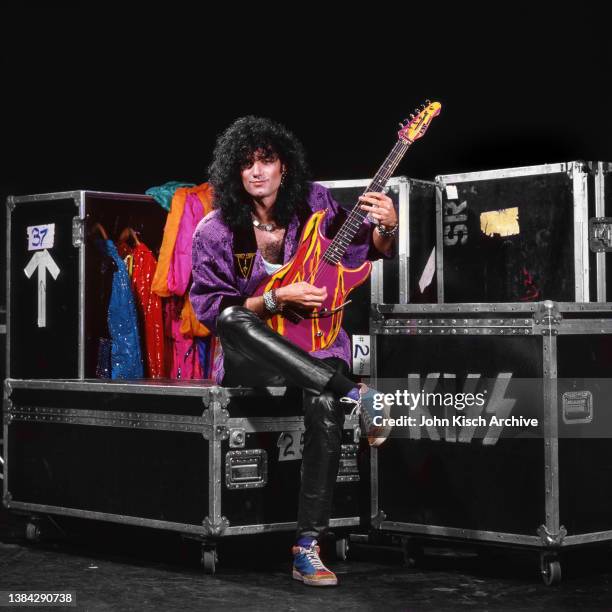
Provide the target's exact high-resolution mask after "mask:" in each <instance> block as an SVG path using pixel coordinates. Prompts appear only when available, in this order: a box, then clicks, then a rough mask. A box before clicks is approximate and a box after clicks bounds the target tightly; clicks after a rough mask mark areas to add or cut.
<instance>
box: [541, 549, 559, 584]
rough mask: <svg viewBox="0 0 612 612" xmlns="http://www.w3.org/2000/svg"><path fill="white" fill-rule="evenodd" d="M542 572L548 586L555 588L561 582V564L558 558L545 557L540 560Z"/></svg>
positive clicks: (543, 579)
mask: <svg viewBox="0 0 612 612" xmlns="http://www.w3.org/2000/svg"><path fill="white" fill-rule="evenodd" d="M540 572H541V574H542V581H543V582H544V584H545V585H546V586H553V585H555V584H559V583H560V582H561V562H560V561H559V560H558V559H557V558H556V557H547V556H546V555H543V556H542V558H541V559H540Z"/></svg>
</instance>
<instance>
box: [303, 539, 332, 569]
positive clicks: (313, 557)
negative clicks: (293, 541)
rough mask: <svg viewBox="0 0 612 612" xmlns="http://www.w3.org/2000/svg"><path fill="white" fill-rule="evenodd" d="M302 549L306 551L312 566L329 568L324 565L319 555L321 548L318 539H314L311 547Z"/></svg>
mask: <svg viewBox="0 0 612 612" xmlns="http://www.w3.org/2000/svg"><path fill="white" fill-rule="evenodd" d="M302 550H303V551H304V554H305V555H306V557H308V560H309V561H310V563H312V566H313V567H314V568H315V569H318V570H327V568H326V567H325V566H324V565H323V561H321V559H320V557H319V551H320V550H321V549H320V548H319V547H318V546H317V545H316V540H314V541H313V543H312V544H311V545H310V548H303V547H302Z"/></svg>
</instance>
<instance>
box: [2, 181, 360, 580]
mask: <svg viewBox="0 0 612 612" xmlns="http://www.w3.org/2000/svg"><path fill="white" fill-rule="evenodd" d="M7 215H8V216H7V221H8V222H7V230H8V239H7V263H8V268H7V287H8V292H7V328H8V329H7V331H8V336H7V374H6V376H7V379H6V381H5V387H4V420H3V438H4V441H5V444H4V452H3V457H4V462H5V465H4V472H5V473H4V481H3V501H4V504H5V506H6V507H8V508H9V509H11V510H15V511H18V512H23V513H30V514H33V515H37V514H49V515H66V516H77V517H83V518H89V519H98V520H105V521H111V522H118V523H126V524H132V525H140V526H150V527H156V528H160V529H169V530H174V531H177V532H181V533H184V534H187V535H190V536H193V537H195V538H197V539H201V540H202V541H203V556H202V559H203V563H204V566H205V568H206V569H208V570H209V571H214V568H215V562H216V554H215V551H214V544H215V541H216V539H217V538H220V537H224V536H231V535H238V534H248V533H260V532H265V531H289V532H291V531H293V530H294V529H295V527H296V517H297V500H298V495H297V493H298V490H299V483H300V459H301V436H302V432H303V429H304V423H303V416H302V409H301V394H298V395H296V394H295V393H292V392H291V391H290V390H287V389H285V388H262V389H257V390H255V389H246V388H224V387H219V386H216V385H214V384H212V383H211V382H210V381H205V380H202V381H170V380H159V379H156V380H138V381H133V380H130V381H111V380H108V379H106V380H100V379H95V378H94V376H95V365H96V360H95V355H96V351H95V342H96V337H95V334H94V333H92V328H94V327H95V322H96V320H98V318H99V316H100V310H101V309H100V304H99V303H96V296H97V295H98V293H99V292H98V291H97V287H96V282H97V281H96V277H95V275H94V270H93V269H92V267H91V265H90V259H91V257H90V256H91V255H92V251H91V249H92V248H93V247H91V246H90V240H89V237H90V234H91V230H92V229H93V227H94V226H95V224H96V223H100V224H101V225H102V226H103V227H105V228H106V229H107V231H108V233H109V234H110V235H112V236H116V235H118V233H119V232H121V230H122V229H123V228H124V227H126V226H130V227H132V228H134V229H135V230H137V231H138V232H140V236H141V239H142V241H144V242H145V243H146V244H147V245H148V246H149V247H150V248H151V250H152V251H153V252H154V253H155V252H157V250H158V249H159V246H160V244H161V239H162V232H163V227H164V223H165V218H166V214H165V212H164V211H163V210H162V209H161V207H159V206H158V205H157V204H156V203H155V202H154V201H153V200H152V198H149V197H146V196H141V195H131V194H116V193H101V192H91V191H75V192H64V193H55V194H44V195H36V196H23V197H12V198H9V201H8V206H7ZM29 268H32V269H30V270H29V272H30V274H28V271H26V270H28V269H29ZM358 432H359V428H358V421H357V418H356V417H347V419H346V421H345V431H344V438H343V446H342V458H341V467H340V472H339V474H338V479H337V483H338V484H337V490H336V493H335V506H334V509H333V513H332V522H331V525H332V527H333V528H334V529H335V530H336V531H337V530H338V529H345V528H348V527H350V526H353V527H354V526H356V525H358V524H359V496H358V490H359V481H360V477H359V470H358V466H357V449H358V436H359V433H358ZM27 533H28V534H29V535H35V533H36V527H35V526H34V524H33V523H32V524H30V525H28V529H27ZM345 549H346V539H345V538H341V539H339V541H338V550H339V552H340V554H341V555H342V554H343V553H344V551H345Z"/></svg>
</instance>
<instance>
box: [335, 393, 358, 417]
mask: <svg viewBox="0 0 612 612" xmlns="http://www.w3.org/2000/svg"><path fill="white" fill-rule="evenodd" d="M340 401H341V402H342V403H343V404H353V409H352V410H351V414H350V415H349V416H355V415H358V414H359V413H360V412H361V400H360V399H358V400H354V399H353V398H352V397H341V398H340Z"/></svg>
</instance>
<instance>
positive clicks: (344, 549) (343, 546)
mask: <svg viewBox="0 0 612 612" xmlns="http://www.w3.org/2000/svg"><path fill="white" fill-rule="evenodd" d="M348 552H349V541H348V538H338V539H337V540H336V559H338V561H346V559H347V557H348Z"/></svg>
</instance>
